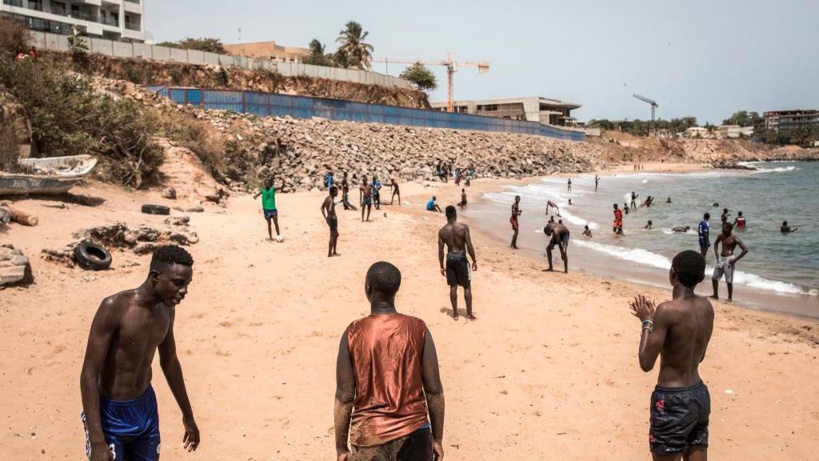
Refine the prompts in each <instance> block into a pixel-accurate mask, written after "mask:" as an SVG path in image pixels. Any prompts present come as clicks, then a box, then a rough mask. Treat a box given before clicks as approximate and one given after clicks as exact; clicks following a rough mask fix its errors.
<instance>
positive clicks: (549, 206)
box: [546, 200, 560, 217]
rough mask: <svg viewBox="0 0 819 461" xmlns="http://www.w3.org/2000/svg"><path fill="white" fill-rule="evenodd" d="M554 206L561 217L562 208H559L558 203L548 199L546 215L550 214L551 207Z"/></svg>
mask: <svg viewBox="0 0 819 461" xmlns="http://www.w3.org/2000/svg"><path fill="white" fill-rule="evenodd" d="M551 208H554V209H555V211H557V216H558V217H560V208H558V206H557V203H555V202H553V201H551V200H548V201H546V215H547V216H548V215H549V209H551Z"/></svg>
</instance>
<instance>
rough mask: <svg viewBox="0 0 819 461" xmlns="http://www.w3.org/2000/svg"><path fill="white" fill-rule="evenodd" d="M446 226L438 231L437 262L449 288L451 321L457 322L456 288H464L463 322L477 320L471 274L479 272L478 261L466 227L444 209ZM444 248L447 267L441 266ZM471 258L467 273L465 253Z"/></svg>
mask: <svg viewBox="0 0 819 461" xmlns="http://www.w3.org/2000/svg"><path fill="white" fill-rule="evenodd" d="M446 221H447V222H446V225H445V226H444V227H442V228H441V230H440V231H438V262H439V263H440V264H441V275H443V276H444V277H446V281H447V284H448V285H449V301H450V302H451V303H452V319H453V320H458V286H459V285H460V286H462V287H463V288H464V301H465V302H466V318H468V319H469V320H476V318H475V316H474V315H473V314H472V271H477V270H478V259H477V258H476V257H475V247H473V246H472V236H471V235H470V234H469V226H467V225H466V224H463V223H459V222H457V221H458V212H457V211H456V210H455V207H454V206H452V205H450V206H448V207H446ZM444 246H446V250H447V251H446V266H444ZM467 252H468V253H469V256H470V257H471V258H472V271H470V270H469V260H468V259H466V253H467Z"/></svg>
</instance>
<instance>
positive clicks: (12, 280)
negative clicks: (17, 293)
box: [0, 245, 34, 287]
mask: <svg viewBox="0 0 819 461" xmlns="http://www.w3.org/2000/svg"><path fill="white" fill-rule="evenodd" d="M33 281H34V277H33V275H32V273H31V263H30V262H29V259H28V257H27V256H25V255H23V252H22V251H20V250H15V249H14V247H13V246H12V245H3V246H0V287H5V286H8V285H15V284H29V283H32V282H33Z"/></svg>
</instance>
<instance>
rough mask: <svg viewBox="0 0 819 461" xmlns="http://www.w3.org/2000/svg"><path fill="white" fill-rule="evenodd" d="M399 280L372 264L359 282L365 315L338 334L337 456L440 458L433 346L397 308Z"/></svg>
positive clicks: (347, 460)
mask: <svg viewBox="0 0 819 461" xmlns="http://www.w3.org/2000/svg"><path fill="white" fill-rule="evenodd" d="M400 287H401V272H400V271H399V270H398V268H396V267H395V266H393V265H392V264H390V263H388V262H378V263H375V264H373V265H372V266H371V267H370V269H369V270H368V271H367V277H366V281H365V285H364V289H365V293H366V295H367V301H369V303H370V315H369V316H367V317H364V318H362V319H359V320H356V321H355V322H353V323H351V324H350V325H349V326H348V327H347V329H346V330H344V334H343V335H342V336H341V341H340V344H339V346H338V358H337V360H336V395H335V406H334V418H333V419H334V423H335V438H336V456H337V457H336V459H337V460H338V461H354V460H413V461H433V460H435V459H439V460H440V459H443V458H444V449H443V436H444V413H445V403H444V388H443V385H441V376H440V372H439V369H438V353H437V351H436V350H435V343H434V342H433V341H432V334H430V332H429V329H428V328H427V326H426V324H425V323H424V321H423V320H421V319H419V318H416V317H411V316H409V315H404V314H399V313H398V312H397V311H396V309H395V295H396V293H397V292H398V289H399V288H400ZM348 443H349V444H350V446H349V447H348V445H347V444H348ZM351 449H352V452H351V451H350V450H351Z"/></svg>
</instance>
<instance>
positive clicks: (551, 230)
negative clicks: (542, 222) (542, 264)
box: [543, 222, 571, 274]
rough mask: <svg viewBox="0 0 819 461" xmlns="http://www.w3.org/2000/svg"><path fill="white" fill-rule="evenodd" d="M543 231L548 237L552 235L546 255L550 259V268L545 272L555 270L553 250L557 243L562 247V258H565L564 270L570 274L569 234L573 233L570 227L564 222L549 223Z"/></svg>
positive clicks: (559, 247)
mask: <svg viewBox="0 0 819 461" xmlns="http://www.w3.org/2000/svg"><path fill="white" fill-rule="evenodd" d="M543 233H545V234H546V236H547V237H551V238H550V239H549V245H548V246H547V247H546V257H547V259H548V260H549V268H548V269H546V270H545V272H552V271H553V270H554V268H553V267H552V250H553V249H554V247H555V245H557V246H558V249H560V258H561V259H562V260H563V272H564V273H567V274H568V273H569V256H568V254H567V252H568V250H569V236H570V235H571V233H570V232H569V228H568V227H566V226H564V225H563V223H562V222H560V223H549V224H548V225H547V226H546V227H544V228H543Z"/></svg>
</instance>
